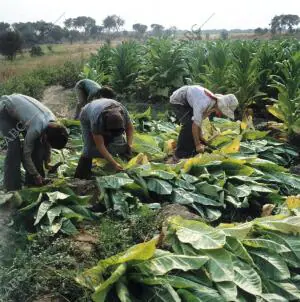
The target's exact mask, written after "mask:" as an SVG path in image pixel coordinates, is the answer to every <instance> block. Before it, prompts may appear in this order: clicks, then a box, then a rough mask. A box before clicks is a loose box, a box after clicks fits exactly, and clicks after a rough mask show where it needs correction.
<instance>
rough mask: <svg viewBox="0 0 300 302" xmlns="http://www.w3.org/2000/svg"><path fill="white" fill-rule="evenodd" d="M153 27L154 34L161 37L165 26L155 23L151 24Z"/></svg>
mask: <svg viewBox="0 0 300 302" xmlns="http://www.w3.org/2000/svg"><path fill="white" fill-rule="evenodd" d="M151 28H152V34H153V35H154V36H157V37H159V36H161V35H162V34H163V31H164V27H163V26H162V25H160V24H156V23H154V24H151Z"/></svg>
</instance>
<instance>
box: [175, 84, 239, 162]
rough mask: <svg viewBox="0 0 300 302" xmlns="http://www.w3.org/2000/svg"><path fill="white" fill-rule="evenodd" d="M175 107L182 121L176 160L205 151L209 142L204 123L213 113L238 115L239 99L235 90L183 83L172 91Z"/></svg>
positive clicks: (232, 116)
mask: <svg viewBox="0 0 300 302" xmlns="http://www.w3.org/2000/svg"><path fill="white" fill-rule="evenodd" d="M170 103H171V107H172V109H173V111H174V113H175V115H176V119H177V121H178V122H179V123H180V124H181V125H182V127H181V131H180V133H179V137H178V142H177V147H176V151H175V155H174V156H173V159H172V160H173V161H174V162H176V161H178V160H179V159H181V158H188V157H192V156H194V155H196V154H197V153H202V152H204V149H205V145H206V144H207V143H206V142H205V140H204V138H203V135H202V130H201V124H202V121H203V120H204V119H205V118H207V117H208V116H209V115H210V114H211V113H213V112H214V113H216V114H217V115H221V114H223V115H225V116H227V117H229V118H231V119H234V111H235V109H236V108H237V106H238V100H237V98H236V97H235V96H234V95H233V94H227V95H220V94H214V93H212V92H211V91H209V90H208V89H206V88H204V87H201V86H198V85H191V86H183V87H181V88H179V89H177V90H176V91H174V93H173V94H172V95H171V97H170Z"/></svg>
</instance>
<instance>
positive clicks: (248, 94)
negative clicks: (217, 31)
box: [230, 42, 259, 117]
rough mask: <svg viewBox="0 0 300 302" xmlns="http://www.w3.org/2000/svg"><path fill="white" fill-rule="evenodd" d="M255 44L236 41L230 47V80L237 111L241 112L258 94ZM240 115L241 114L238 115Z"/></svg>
mask: <svg viewBox="0 0 300 302" xmlns="http://www.w3.org/2000/svg"><path fill="white" fill-rule="evenodd" d="M254 47H255V45H254V44H253V43H252V44H249V43H247V42H237V43H236V44H235V45H234V46H233V49H232V54H233V65H232V69H231V77H232V79H231V80H230V82H231V83H232V84H233V86H232V88H233V92H234V93H235V94H236V97H237V98H238V100H239V108H238V111H239V112H240V113H241V114H243V113H244V112H245V110H246V108H248V107H249V106H250V105H251V104H252V103H253V102H254V101H255V97H257V95H258V92H259V91H258V83H257V77H258V66H257V60H256V59H255V48H254ZM240 117H241V115H240Z"/></svg>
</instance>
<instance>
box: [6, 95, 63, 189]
mask: <svg viewBox="0 0 300 302" xmlns="http://www.w3.org/2000/svg"><path fill="white" fill-rule="evenodd" d="M0 131H1V132H2V134H3V136H4V138H3V142H2V145H1V147H2V148H3V149H7V154H6V158H5V163H4V187H5V189H6V190H8V191H12V190H18V189H21V187H22V182H21V162H23V165H24V168H25V171H26V176H25V184H26V185H38V186H40V185H43V184H44V183H45V180H44V177H45V171H44V163H45V166H46V168H50V166H49V163H50V157H51V147H52V148H55V149H62V148H64V147H65V145H66V144H67V141H68V132H67V130H66V128H65V127H64V126H62V125H60V124H58V123H57V122H56V118H55V116H54V114H53V113H52V112H51V111H50V110H49V109H48V108H47V107H45V106H44V105H43V104H42V103H40V102H39V101H37V100H36V99H33V98H31V97H29V96H26V95H22V94H12V95H4V96H2V97H0ZM20 134H22V135H23V136H24V145H23V152H21V150H22V148H21V141H20ZM22 155H23V156H22Z"/></svg>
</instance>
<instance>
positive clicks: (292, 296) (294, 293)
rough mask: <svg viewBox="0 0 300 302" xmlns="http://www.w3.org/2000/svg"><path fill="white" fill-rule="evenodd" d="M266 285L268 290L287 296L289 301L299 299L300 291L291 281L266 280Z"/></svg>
mask: <svg viewBox="0 0 300 302" xmlns="http://www.w3.org/2000/svg"><path fill="white" fill-rule="evenodd" d="M264 285H265V286H266V287H267V288H268V291H269V292H271V293H274V294H277V295H279V296H281V297H285V298H286V299H288V301H299V300H300V291H299V289H298V288H297V287H296V286H295V285H294V284H293V283H291V282H288V281H286V282H277V281H273V280H264Z"/></svg>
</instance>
